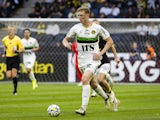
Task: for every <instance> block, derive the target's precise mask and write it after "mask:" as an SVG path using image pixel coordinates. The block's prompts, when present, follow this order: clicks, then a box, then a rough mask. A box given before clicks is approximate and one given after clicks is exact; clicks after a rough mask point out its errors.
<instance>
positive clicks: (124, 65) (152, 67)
mask: <svg viewBox="0 0 160 120" xmlns="http://www.w3.org/2000/svg"><path fill="white" fill-rule="evenodd" d="M111 74H112V75H113V77H114V80H115V81H117V82H160V61H158V60H157V61H154V60H147V61H135V62H130V61H128V60H125V61H123V62H120V63H119V64H118V65H116V63H115V62H114V61H111Z"/></svg>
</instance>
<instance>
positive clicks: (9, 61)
mask: <svg viewBox="0 0 160 120" xmlns="http://www.w3.org/2000/svg"><path fill="white" fill-rule="evenodd" d="M19 64H20V57H19V56H14V57H7V58H6V65H7V71H8V70H12V68H15V69H17V70H19Z"/></svg>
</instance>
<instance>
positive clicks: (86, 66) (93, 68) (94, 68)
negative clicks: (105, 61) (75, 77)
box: [79, 63, 99, 74]
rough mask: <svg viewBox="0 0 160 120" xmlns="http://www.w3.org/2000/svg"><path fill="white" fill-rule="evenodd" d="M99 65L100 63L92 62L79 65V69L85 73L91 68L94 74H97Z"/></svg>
mask: <svg viewBox="0 0 160 120" xmlns="http://www.w3.org/2000/svg"><path fill="white" fill-rule="evenodd" d="M98 66H99V63H97V64H95V63H91V64H86V65H83V66H79V69H80V71H81V72H82V73H84V72H85V71H87V70H89V71H91V72H92V73H93V74H95V72H96V70H97V68H98Z"/></svg>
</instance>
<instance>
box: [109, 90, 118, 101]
mask: <svg viewBox="0 0 160 120" xmlns="http://www.w3.org/2000/svg"><path fill="white" fill-rule="evenodd" d="M109 97H110V101H111V102H112V103H114V101H115V100H117V99H116V96H115V94H114V92H113V91H111V93H110V94H109Z"/></svg>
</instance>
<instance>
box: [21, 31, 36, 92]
mask: <svg viewBox="0 0 160 120" xmlns="http://www.w3.org/2000/svg"><path fill="white" fill-rule="evenodd" d="M23 34H24V38H23V39H22V43H23V45H24V48H25V52H24V53H23V64H24V66H25V68H26V71H27V73H28V75H29V79H30V80H31V81H32V89H33V90H34V89H35V88H37V87H38V84H37V80H36V78H35V75H34V73H33V71H32V69H33V66H34V63H35V60H36V55H35V52H37V51H38V50H39V44H38V41H37V40H36V39H35V38H33V37H30V34H31V32H30V29H28V28H26V29H24V30H23Z"/></svg>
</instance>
